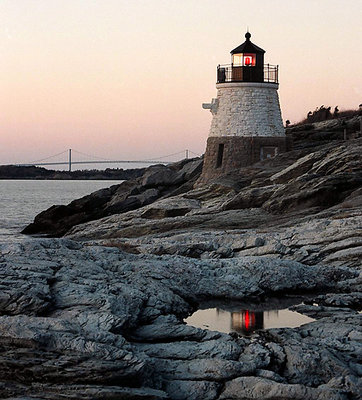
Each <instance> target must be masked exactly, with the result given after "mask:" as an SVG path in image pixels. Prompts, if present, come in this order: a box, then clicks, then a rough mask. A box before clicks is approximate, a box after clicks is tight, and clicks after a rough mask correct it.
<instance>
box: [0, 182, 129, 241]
mask: <svg viewBox="0 0 362 400" xmlns="http://www.w3.org/2000/svg"><path fill="white" fill-rule="evenodd" d="M121 182H122V181H104V180H101V181H90V180H86V181H78V180H77V181H65V180H59V181H56V180H49V181H46V180H0V241H1V242H6V241H15V240H16V241H18V240H23V239H24V238H27V236H25V235H21V234H20V231H21V230H22V229H23V228H24V227H25V226H26V225H28V224H29V223H30V222H32V221H33V219H34V217H35V216H36V215H37V214H38V213H39V212H41V211H43V210H46V209H47V208H49V207H50V206H52V205H54V204H68V203H70V202H71V201H72V200H75V199H77V198H79V197H83V196H85V195H87V194H90V193H92V192H94V191H96V190H98V189H102V188H106V187H109V186H112V185H117V184H119V183H121Z"/></svg>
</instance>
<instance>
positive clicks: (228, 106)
mask: <svg viewBox="0 0 362 400" xmlns="http://www.w3.org/2000/svg"><path fill="white" fill-rule="evenodd" d="M245 38H246V40H245V42H244V43H243V44H241V45H240V46H238V47H236V48H235V49H234V50H232V51H231V64H230V65H218V67H217V83H216V88H217V98H216V99H212V102H211V103H204V104H203V105H202V106H203V108H205V109H209V110H210V111H211V113H212V115H213V118H212V123H211V128H210V134H209V138H208V140H207V147H206V152H205V158H204V167H203V171H202V175H201V179H200V180H201V182H206V181H208V180H210V179H212V178H216V177H218V176H219V175H222V174H225V173H227V172H230V171H232V170H235V169H238V168H241V167H245V166H248V165H251V164H253V163H255V162H257V161H260V160H264V159H267V158H271V157H274V156H275V155H276V154H278V153H280V152H283V151H286V136H285V132H284V128H283V122H282V118H281V112H280V106H279V98H278V92H277V90H278V87H279V84H278V66H275V65H269V64H264V53H265V51H264V50H263V49H261V48H260V47H258V46H256V45H255V44H254V43H252V42H251V41H250V38H251V35H250V33H249V32H247V33H246V34H245Z"/></svg>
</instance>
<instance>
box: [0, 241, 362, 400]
mask: <svg viewBox="0 0 362 400" xmlns="http://www.w3.org/2000/svg"><path fill="white" fill-rule="evenodd" d="M0 274H1V280H0V313H1V316H0V382H1V383H0V398H3V399H10V398H11V399H18V400H20V399H23V400H25V399H75V398H76V399H163V398H165V399H167V398H169V399H215V400H216V399H303V400H308V399H318V400H321V399H326V400H327V399H328V400H331V399H332V400H334V399H357V398H359V397H358V396H359V389H360V387H359V383H360V381H359V377H360V373H361V369H360V366H359V365H358V362H359V359H358V357H359V355H360V351H361V331H360V330H359V328H358V325H359V324H358V322H360V316H359V314H358V313H357V312H356V311H355V310H354V309H352V308H350V307H349V306H350V304H348V301H347V303H345V300H346V296H348V293H354V292H358V291H359V286H358V285H359V283H358V272H357V271H356V269H354V268H350V267H346V266H343V267H342V266H341V267H336V266H334V267H329V266H326V265H314V266H307V265H304V264H302V263H299V262H296V261H291V260H279V259H275V258H268V257H266V258H265V257H250V256H249V257H243V258H240V257H239V258H231V259H224V260H211V259H209V260H197V259H190V258H186V257H181V256H169V255H165V256H152V255H132V254H129V253H124V252H122V251H120V250H119V249H116V248H105V247H100V246H89V245H82V244H79V243H76V242H74V241H70V240H65V239H59V240H56V239H48V240H45V239H44V240H39V241H29V242H25V243H23V244H16V245H15V244H14V245H3V246H2V247H1V255H0ZM322 290H323V291H326V292H327V293H329V294H326V295H324V297H323V296H322V297H321V296H319V297H318V299H315V300H311V304H310V305H308V306H304V307H306V309H305V310H304V312H306V313H309V314H310V315H312V314H313V315H314V314H317V318H320V319H318V320H317V321H316V322H313V323H310V324H307V325H304V326H302V327H300V328H296V329H290V328H285V329H271V330H268V331H265V332H261V333H260V334H255V335H254V336H252V337H250V338H246V337H238V336H237V335H236V336H235V335H227V334H223V333H220V332H212V331H207V330H202V329H198V328H193V327H191V326H187V325H185V324H184V323H183V322H182V319H183V318H184V317H185V316H187V315H188V314H189V313H190V312H191V311H192V310H193V309H194V308H195V304H197V302H199V301H201V300H203V299H205V300H207V299H215V298H228V299H234V300H244V301H247V300H248V299H249V298H251V297H252V298H253V299H254V301H255V299H261V298H262V297H264V296H267V295H273V294H278V295H281V294H282V293H285V292H293V291H304V292H307V291H319V292H320V291H322ZM315 302H318V305H316V304H315ZM313 304H314V305H313ZM316 309H318V312H316Z"/></svg>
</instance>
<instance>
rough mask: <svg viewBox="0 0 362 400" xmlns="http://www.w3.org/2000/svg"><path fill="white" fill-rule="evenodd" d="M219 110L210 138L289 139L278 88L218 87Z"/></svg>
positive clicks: (267, 85) (251, 84)
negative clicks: (253, 137)
mask: <svg viewBox="0 0 362 400" xmlns="http://www.w3.org/2000/svg"><path fill="white" fill-rule="evenodd" d="M216 88H217V107H214V108H213V109H212V113H213V119H212V123H211V129H210V134H209V137H214V136H216V137H220V136H233V137H235V136H244V137H247V136H249V137H250V136H263V137H270V136H274V137H275V136H276V137H280V136H283V137H284V136H285V132H284V127H283V121H282V117H281V112H280V105H279V97H278V92H277V89H278V84H276V83H254V82H238V83H223V84H217V85H216Z"/></svg>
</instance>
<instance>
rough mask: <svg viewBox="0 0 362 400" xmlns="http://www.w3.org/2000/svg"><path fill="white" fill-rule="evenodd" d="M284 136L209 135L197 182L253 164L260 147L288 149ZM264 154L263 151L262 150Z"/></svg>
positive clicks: (280, 150)
mask: <svg viewBox="0 0 362 400" xmlns="http://www.w3.org/2000/svg"><path fill="white" fill-rule="evenodd" d="M220 144H221V145H224V146H223V157H222V162H221V165H220V166H218V153H219V145H220ZM290 146H291V143H289V142H288V141H287V138H286V137H226V136H224V137H209V138H208V140H207V148H206V152H205V156H204V165H203V170H202V175H201V177H200V179H199V181H198V183H206V182H207V181H209V180H211V179H213V178H217V177H218V176H221V175H224V174H226V173H228V172H230V171H233V170H234V171H235V170H237V169H239V168H242V167H246V166H248V165H251V164H254V163H256V162H258V161H260V159H261V154H262V148H263V150H264V149H273V148H277V153H283V152H285V151H287V150H290ZM264 155H265V152H264Z"/></svg>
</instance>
